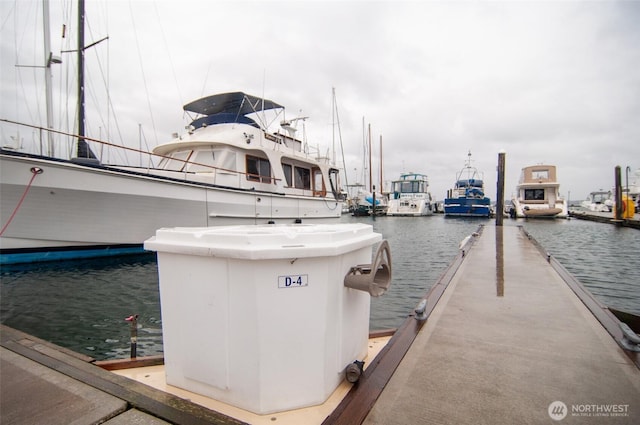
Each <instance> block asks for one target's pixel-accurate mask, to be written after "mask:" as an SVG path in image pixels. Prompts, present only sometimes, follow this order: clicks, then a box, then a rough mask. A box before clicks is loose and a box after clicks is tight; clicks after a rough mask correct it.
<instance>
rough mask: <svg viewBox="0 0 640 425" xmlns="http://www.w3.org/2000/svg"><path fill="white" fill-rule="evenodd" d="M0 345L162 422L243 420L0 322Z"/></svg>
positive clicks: (199, 424)
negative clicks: (110, 369)
mask: <svg viewBox="0 0 640 425" xmlns="http://www.w3.org/2000/svg"><path fill="white" fill-rule="evenodd" d="M0 345H1V346H2V347H3V348H5V349H7V350H10V351H12V352H14V353H16V354H18V355H20V356H23V357H25V358H27V359H30V360H32V361H35V362H37V363H39V364H41V365H43V366H45V367H47V368H49V369H52V370H55V371H57V372H59V373H62V374H63V375H66V376H68V377H70V378H72V379H75V380H77V381H80V382H83V383H84V384H86V385H89V386H91V387H93V388H96V389H98V390H100V391H103V392H105V393H107V394H110V395H112V396H114V397H117V398H119V399H121V400H124V401H126V402H127V405H128V408H129V409H137V410H140V411H142V412H144V413H147V414H149V415H152V416H155V417H157V418H160V419H162V420H164V421H167V422H170V423H175V424H189V425H191V424H193V425H211V424H216V425H241V424H244V422H241V421H238V420H236V419H234V418H231V417H228V416H226V415H223V414H221V413H218V412H215V411H213V410H210V409H207V408H205V407H202V406H200V405H198V404H195V403H192V402H191V401H189V400H186V399H182V398H180V397H176V396H174V395H171V394H168V393H165V392H162V391H159V390H156V389H155V388H152V387H149V386H147V385H144V384H141V383H139V382H136V381H133V380H130V379H127V378H125V377H122V376H119V375H116V374H114V373H111V372H109V371H107V370H104V369H102V368H101V367H98V366H96V365H94V364H93V363H91V362H89V361H87V360H93V359H91V358H83V357H86V356H81V355H78V354H75V355H71V354H69V353H70V352H69V350H66V349H64V348H62V347H59V346H57V345H55V344H52V343H49V342H47V341H43V340H41V339H38V338H35V337H33V336H31V335H28V334H25V333H23V332H21V331H18V330H16V329H13V328H10V327H8V326H6V325H2V324H0Z"/></svg>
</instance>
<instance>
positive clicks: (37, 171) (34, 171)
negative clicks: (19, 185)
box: [0, 167, 42, 236]
mask: <svg viewBox="0 0 640 425" xmlns="http://www.w3.org/2000/svg"><path fill="white" fill-rule="evenodd" d="M31 173H32V174H33V175H32V176H31V180H29V184H27V187H26V188H25V190H24V193H23V194H22V197H21V198H20V201H18V205H16V208H15V209H14V210H13V213H12V214H11V217H9V221H7V223H6V224H5V225H4V227H3V228H2V230H0V236H2V234H3V233H4V231H5V230H7V227H9V224H10V223H11V221H12V220H13V218H14V217H15V216H16V214H17V213H18V210H19V209H20V206H22V202H24V198H26V197H27V193H28V192H29V189H30V188H31V183H33V180H35V178H36V176H37V175H38V174H42V168H38V167H31Z"/></svg>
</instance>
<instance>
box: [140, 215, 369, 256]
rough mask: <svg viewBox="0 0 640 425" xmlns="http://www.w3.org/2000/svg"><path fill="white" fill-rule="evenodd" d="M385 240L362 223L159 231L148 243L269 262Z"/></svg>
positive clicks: (163, 249) (337, 251)
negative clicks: (270, 260)
mask: <svg viewBox="0 0 640 425" xmlns="http://www.w3.org/2000/svg"><path fill="white" fill-rule="evenodd" d="M380 240H382V235H380V234H379V233H374V232H373V227H372V226H371V225H368V224H362V223H340V224H282V225H274V224H266V225H239V226H214V227H175V228H163V229H159V230H157V231H156V235H155V237H152V238H150V239H148V240H147V241H145V243H144V248H145V249H147V250H149V251H158V252H169V253H175V254H185V255H198V256H211V257H222V258H240V259H248V260H266V259H279V258H292V257H297V258H306V257H327V256H336V255H341V254H344V253H347V252H351V251H355V250H357V249H360V248H364V247H367V246H372V245H373V244H375V243H376V242H379V241H380Z"/></svg>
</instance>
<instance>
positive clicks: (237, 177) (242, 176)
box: [0, 118, 280, 187]
mask: <svg viewBox="0 0 640 425" xmlns="http://www.w3.org/2000/svg"><path fill="white" fill-rule="evenodd" d="M0 122H5V123H8V124H15V125H20V126H25V127H30V128H33V129H36V130H39V131H40V133H41V139H42V140H44V137H43V136H42V135H43V134H45V133H47V132H50V133H54V134H59V135H62V136H67V137H70V138H71V139H72V141H73V140H76V139H80V138H82V139H84V140H85V141H89V142H93V143H96V144H98V145H100V146H104V147H110V148H116V149H120V150H123V151H126V152H130V153H134V154H138V155H145V156H148V157H149V163H148V165H147V166H146V167H145V166H142V165H137V166H136V165H117V164H100V163H98V164H96V165H97V166H105V167H113V168H118V169H126V170H129V171H134V172H137V173H144V174H153V175H162V176H165V177H171V178H182V179H185V180H187V177H188V180H193V176H202V177H203V182H204V177H206V181H207V182H208V183H212V184H217V185H227V186H237V187H242V186H243V184H242V183H243V181H249V182H252V183H256V182H257V183H267V184H274V185H276V186H278V185H279V183H280V179H276V178H274V177H271V176H257V175H254V174H251V173H246V172H243V171H238V170H231V169H227V168H222V167H216V166H213V165H211V164H204V163H200V162H195V161H190V160H189V158H185V159H183V158H177V157H175V156H169V155H162V154H157V153H153V152H149V151H143V150H141V149H136V148H132V147H129V146H122V145H118V144H115V143H110V142H105V141H104V140H99V139H95V138H91V137H87V136H82V137H80V136H79V135H77V134H72V133H68V132H64V131H60V130H54V129H50V128H45V127H40V126H36V125H32V124H26V123H21V122H17V121H12V120H8V119H4V118H0ZM73 143H75V142H74V141H73ZM8 150H10V151H14V152H17V150H15V149H8ZM40 155H42V151H41V153H40ZM141 158H142V157H141ZM151 158H157V159H161V160H162V159H165V160H168V161H169V160H170V161H175V162H181V163H183V164H184V165H183V166H182V167H179V168H177V169H166V168H162V167H155V166H153V165H152V161H151ZM59 159H60V160H65V159H64V158H59ZM141 161H142V159H141ZM188 165H197V166H198V167H202V168H201V169H200V170H198V171H196V172H192V171H188V170H186V168H187V166H188ZM179 175H181V176H182V177H178V176H179ZM230 176H234V178H233V180H230V179H229V177H230ZM219 180H223V181H222V182H221V181H219ZM265 180H267V181H265Z"/></svg>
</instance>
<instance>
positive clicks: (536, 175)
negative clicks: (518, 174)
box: [531, 170, 549, 180]
mask: <svg viewBox="0 0 640 425" xmlns="http://www.w3.org/2000/svg"><path fill="white" fill-rule="evenodd" d="M531 178H532V179H533V180H549V170H537V171H532V172H531Z"/></svg>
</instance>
